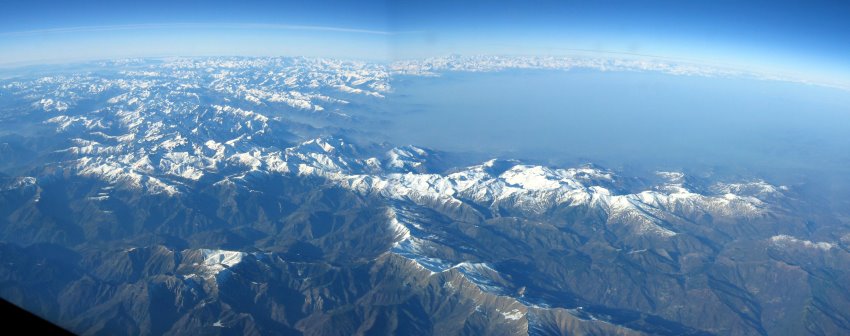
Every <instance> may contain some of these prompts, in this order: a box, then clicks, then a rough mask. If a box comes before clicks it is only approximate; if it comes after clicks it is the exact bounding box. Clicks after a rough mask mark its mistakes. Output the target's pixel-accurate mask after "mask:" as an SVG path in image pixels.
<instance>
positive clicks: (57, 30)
mask: <svg viewBox="0 0 850 336" xmlns="http://www.w3.org/2000/svg"><path fill="white" fill-rule="evenodd" d="M151 29H262V30H301V31H316V32H334V33H355V34H369V35H385V36H390V35H399V34H411V33H418V31H385V30H372V29H359V28H347V27H334V26H310V25H288V24H270V23H222V24H218V23H217V24H210V23H151V24H126V25H106V26H81V27H61V28H49V29H35V30H23V31H11V32H0V36H9V37H12V36H35V35H46V34H62V33H88V32H109V31H124V30H151Z"/></svg>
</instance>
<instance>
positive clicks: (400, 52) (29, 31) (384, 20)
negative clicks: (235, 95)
mask: <svg viewBox="0 0 850 336" xmlns="http://www.w3.org/2000/svg"><path fill="white" fill-rule="evenodd" d="M848 18H850V1H833V2H829V1H812V0H808V1H717V0H714V1H501V2H499V1H442V0H439V1H297V2H296V1H292V2H290V1H215V0H208V1H181V0H174V1H159V0H155V1H145V2H123V1H85V2H83V1H44V0H33V1H8V0H3V2H2V3H0V50H2V52H0V65H5V66H10V65H20V64H34V63H41V62H62V61H75V60H85V59H103V58H115V57H136V56H172V55H182V56H196V55H256V56H269V55H285V56H293V55H305V56H332V57H347V58H358V59H375V60H389V59H396V58H418V57H426V56H440V55H445V54H449V53H459V54H522V55H549V54H571V53H575V52H577V51H581V50H591V51H596V52H613V53H634V54H645V55H653V56H659V57H668V58H674V59H682V60H692V61H697V62H702V63H708V64H714V65H727V66H731V67H737V68H746V69H755V70H759V71H766V72H774V73H788V74H796V75H801V76H803V77H807V78H811V79H812V80H824V81H833V82H843V83H846V82H848V81H850V57H848V56H847V55H850V19H848Z"/></svg>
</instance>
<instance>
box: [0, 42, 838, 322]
mask: <svg viewBox="0 0 850 336" xmlns="http://www.w3.org/2000/svg"><path fill="white" fill-rule="evenodd" d="M100 66H101V68H98V69H99V70H97V71H81V72H74V73H66V74H56V75H49V76H42V77H37V78H16V79H10V80H5V81H3V82H0V91H2V96H0V98H3V99H4V100H3V104H5V105H3V108H2V115H0V118H2V121H4V122H6V125H9V126H6V127H5V128H4V129H2V132H0V145H2V146H0V155H2V158H4V159H6V161H7V162H5V163H3V164H2V165H0V168H3V170H2V175H0V201H2V202H0V216H2V217H0V218H2V219H0V224H2V229H1V230H0V237H2V241H3V243H2V244H0V256H2V260H4V261H5V263H4V265H3V266H2V267H0V277H2V279H3V280H4V283H5V284H6V285H4V286H2V288H0V295H2V296H3V297H4V298H7V299H10V300H12V301H14V302H15V303H18V304H21V305H22V306H24V307H27V308H28V309H31V310H33V311H36V312H38V313H40V314H42V315H44V316H46V317H48V318H50V319H52V320H54V321H57V322H58V323H60V324H61V325H63V326H66V327H67V328H69V329H71V330H72V331H75V332H78V333H83V334H97V333H116V332H117V333H141V334H164V333H187V332H194V333H205V334H206V333H210V334H213V333H227V332H233V331H240V332H244V333H264V334H265V333H272V334H275V333H280V334H301V333H303V334H355V333H368V332H374V333H410V334H422V333H432V334H446V333H451V334H458V333H468V334H574V333H579V334H582V333H588V334H699V333H718V334H758V333H762V334H763V333H774V332H777V331H782V330H786V329H787V330H795V331H796V330H805V328H807V326H809V325H811V323H812V321H818V323H819V324H820V325H822V326H825V327H824V328H826V329H824V330H823V331H824V333H841V332H846V331H847V328H846V323H845V322H846V320H848V319H850V316H848V315H847V313H846V312H847V311H850V310H848V309H843V308H846V307H847V304H848V302H850V300H846V298H844V297H842V296H840V295H836V293H846V292H847V285H846V283H848V282H846V281H843V280H847V279H850V278H848V276H850V275H848V272H847V271H846V270H848V269H850V267H846V266H848V265H850V252H848V251H850V249H848V245H847V241H848V239H842V238H840V237H845V238H846V237H848V236H850V235H848V233H847V232H844V231H841V229H836V231H834V232H830V233H828V234H824V233H819V232H821V231H816V230H814V229H812V227H813V224H812V219H811V218H808V217H806V216H805V215H801V213H800V212H797V211H792V210H794V209H796V208H794V209H792V208H789V206H796V207H803V206H805V205H804V204H801V203H800V201H799V200H797V199H796V198H795V197H796V196H795V193H794V190H793V188H789V187H786V186H780V185H774V184H771V183H770V182H769V181H765V180H761V179H758V178H748V179H747V178H745V179H728V180H727V179H711V178H709V179H706V178H700V179H696V178H691V177H690V176H688V175H686V174H685V173H683V172H657V176H655V177H651V178H642V177H632V176H628V175H625V174H628V172H621V171H614V170H609V169H604V168H600V167H596V166H592V165H586V166H578V167H549V166H543V165H539V164H535V163H529V162H520V161H516V160H502V159H493V160H489V161H486V162H482V163H480V164H477V165H471V166H469V165H452V164H451V162H447V161H446V160H445V158H444V157H443V155H442V154H441V153H440V152H438V151H434V150H430V149H427V148H421V147H417V146H415V145H400V146H396V145H387V144H374V143H371V144H370V143H364V142H363V141H358V140H352V139H351V137H348V136H346V134H338V133H344V132H342V131H343V130H344V129H343V128H342V127H339V126H333V127H325V128H323V127H321V126H316V125H319V123H318V122H317V123H315V124H311V123H310V122H311V121H317V120H318V121H323V122H328V120H330V119H327V118H340V119H341V120H342V119H345V118H348V117H350V116H349V115H347V114H346V108H347V106H350V105H353V104H357V103H358V102H359V103H362V102H369V101H380V100H381V99H383V98H382V97H384V96H385V95H388V94H390V93H391V84H392V78H393V76H402V75H404V76H409V75H417V76H419V75H435V74H439V73H441V72H444V71H495V70H500V69H507V68H540V69H569V68H572V67H591V68H600V69H618V70H629V69H631V70H640V69H644V70H646V69H651V70H656V71H663V72H669V73H677V74H700V75H705V74H704V73H702V72H700V71H701V70H699V69H689V68H686V67H679V66H673V65H662V64H655V63H653V64H644V63H634V62H631V63H630V62H626V61H621V62H617V61H607V62H599V61H594V60H588V59H567V58H506V57H477V58H462V57H449V58H440V59H431V60H424V61H410V62H398V63H394V64H389V65H386V64H370V63H363V62H347V61H338V60H328V59H307V58H292V59H290V58H256V59H255V58H203V59H168V60H157V61H130V62H121V63H120V64H119V63H104V64H101V65H100ZM712 74H714V73H712ZM328 123H330V122H328ZM14 128H21V129H26V130H35V131H28V132H33V133H32V134H30V133H26V132H23V131H22V132H17V131H16V130H15V129H14ZM19 133H20V134H19ZM636 180H639V181H641V183H636V182H635V181H636ZM30 265H39V266H38V268H29V266H30ZM824 269H829V270H830V271H831V272H834V273H835V276H834V277H831V279H833V280H826V279H824V278H822V277H819V276H818V275H817V274H819V273H818V272H822V271H823V270H824ZM784 281H789V283H792V284H793V286H792V287H789V286H786V285H784V283H783V282H784ZM780 284H782V285H780ZM779 310H782V312H781V314H780V313H776V311H779ZM717 321H724V323H722V324H720V323H717Z"/></svg>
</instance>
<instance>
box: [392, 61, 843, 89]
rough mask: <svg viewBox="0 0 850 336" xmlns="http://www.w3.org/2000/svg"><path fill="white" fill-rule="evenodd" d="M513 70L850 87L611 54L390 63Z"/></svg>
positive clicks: (399, 69)
mask: <svg viewBox="0 0 850 336" xmlns="http://www.w3.org/2000/svg"><path fill="white" fill-rule="evenodd" d="M511 69H529V70H571V69H591V70H598V71H630V72H635V71H636V72H658V73H665V74H670V75H677V76H700V77H742V78H752V79H758V80H775V81H785V82H794V83H802V84H816V85H821V86H826V87H834V88H839V89H842V90H850V87H848V86H847V83H840V82H817V81H813V80H812V79H810V78H804V77H800V76H791V75H787V74H782V75H780V74H775V73H765V72H755V71H751V70H747V69H742V68H728V67H720V66H715V65H707V64H699V63H693V62H686V61H674V60H669V59H660V58H654V57H648V56H647V57H634V56H632V57H625V56H621V57H609V56H589V55H586V56H496V55H476V56H461V55H452V56H442V57H431V58H426V59H413V60H403V61H397V62H394V63H393V64H391V65H390V71H391V72H392V74H395V75H412V76H439V75H440V74H442V73H444V72H493V71H503V70H511Z"/></svg>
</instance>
